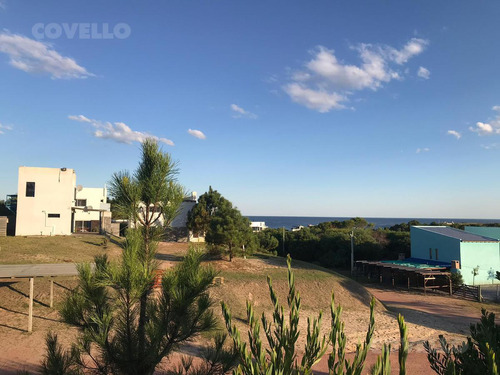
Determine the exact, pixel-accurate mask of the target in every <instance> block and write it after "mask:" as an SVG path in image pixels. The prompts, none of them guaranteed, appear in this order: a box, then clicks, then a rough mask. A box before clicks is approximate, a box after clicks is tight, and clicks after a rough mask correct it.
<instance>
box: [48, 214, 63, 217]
mask: <svg viewBox="0 0 500 375" xmlns="http://www.w3.org/2000/svg"><path fill="white" fill-rule="evenodd" d="M47 216H48V217H61V214H48V215H47Z"/></svg>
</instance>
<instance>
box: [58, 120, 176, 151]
mask: <svg viewBox="0 0 500 375" xmlns="http://www.w3.org/2000/svg"><path fill="white" fill-rule="evenodd" d="M68 118H69V119H70V120H73V121H78V122H85V123H90V124H91V125H92V126H93V127H94V129H95V130H94V136H95V137H97V138H104V139H111V140H113V141H116V142H119V143H127V144H131V143H132V142H143V141H144V140H146V139H147V138H152V139H155V140H157V141H158V142H162V143H165V144H166V145H169V146H174V142H172V141H171V140H170V139H167V138H160V137H157V136H155V135H152V134H149V133H146V132H139V131H135V130H132V129H131V128H130V127H129V126H128V125H127V124H125V123H123V122H114V123H111V122H109V121H99V120H93V119H89V118H88V117H85V116H83V115H77V116H75V115H70V116H68Z"/></svg>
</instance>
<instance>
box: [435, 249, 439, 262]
mask: <svg viewBox="0 0 500 375" xmlns="http://www.w3.org/2000/svg"><path fill="white" fill-rule="evenodd" d="M435 250H436V260H439V257H438V249H435Z"/></svg>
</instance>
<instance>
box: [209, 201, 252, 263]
mask: <svg viewBox="0 0 500 375" xmlns="http://www.w3.org/2000/svg"><path fill="white" fill-rule="evenodd" d="M252 235H253V233H252V229H251V228H250V221H249V220H248V219H247V218H246V217H244V216H243V215H242V214H241V212H240V211H239V210H238V209H237V208H234V207H232V205H231V204H230V205H227V206H224V207H222V208H220V209H218V210H217V212H216V213H215V215H214V216H213V217H212V219H211V221H210V226H209V230H208V232H207V234H206V236H205V240H206V242H207V243H209V244H210V245H212V246H220V247H223V248H224V249H225V250H226V252H227V254H228V255H229V261H232V260H233V256H234V254H235V252H236V249H239V248H243V246H247V247H248V245H250V244H251V242H252Z"/></svg>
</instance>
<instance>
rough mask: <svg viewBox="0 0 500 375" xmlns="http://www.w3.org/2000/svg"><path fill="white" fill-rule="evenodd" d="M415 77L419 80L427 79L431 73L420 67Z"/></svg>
mask: <svg viewBox="0 0 500 375" xmlns="http://www.w3.org/2000/svg"><path fill="white" fill-rule="evenodd" d="M417 75H418V76H419V77H420V78H423V79H429V78H430V77H431V72H430V71H429V70H428V69H426V68H424V67H423V66H421V67H420V68H418V72H417Z"/></svg>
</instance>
